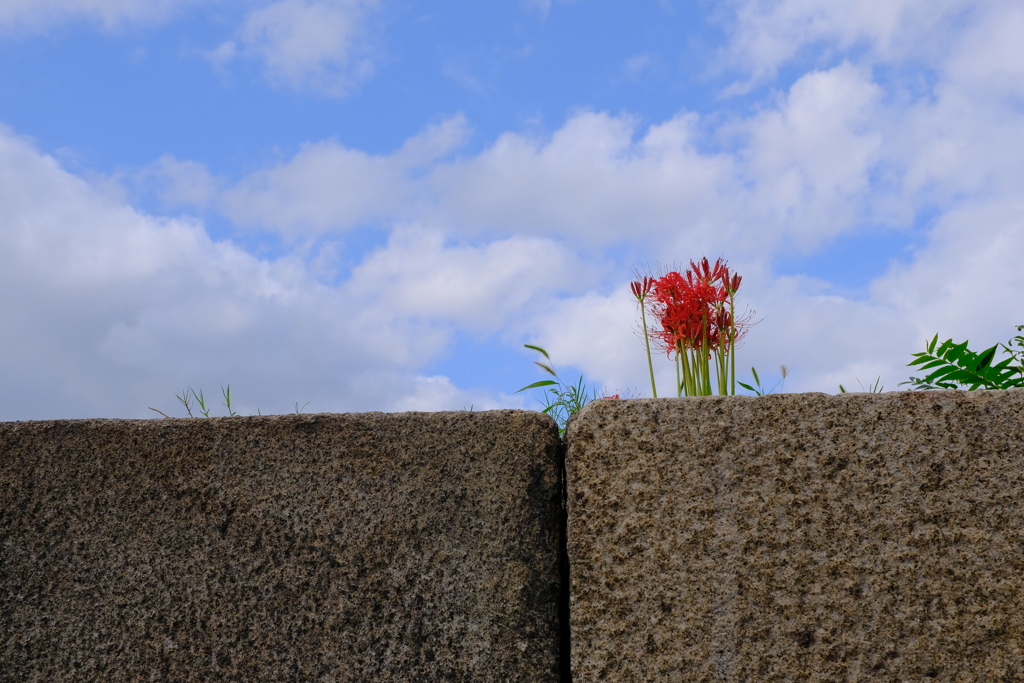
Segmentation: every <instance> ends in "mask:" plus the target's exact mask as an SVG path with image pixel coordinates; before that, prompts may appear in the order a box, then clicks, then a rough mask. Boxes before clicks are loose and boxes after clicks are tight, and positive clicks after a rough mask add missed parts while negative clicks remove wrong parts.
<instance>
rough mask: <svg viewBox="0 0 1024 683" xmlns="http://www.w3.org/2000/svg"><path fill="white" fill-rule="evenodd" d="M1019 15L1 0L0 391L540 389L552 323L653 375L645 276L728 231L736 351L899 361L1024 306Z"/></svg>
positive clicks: (271, 406) (770, 375) (157, 393)
mask: <svg viewBox="0 0 1024 683" xmlns="http://www.w3.org/2000/svg"><path fill="white" fill-rule="evenodd" d="M1021 35H1024V5H1022V4H1021V3H1020V2H1019V0H985V2H971V1H968V0H856V1H854V2H845V3H838V2H835V1H834V0H722V1H718V2H710V1H703V0H699V1H692V0H634V1H633V2H628V3H627V2H609V1H603V2H602V1H600V0H572V1H570V0H492V1H490V2H479V1H478V0H474V1H469V0H447V1H446V2H443V3H436V2H435V3H425V2H418V1H417V0H0V389H2V390H0V420H3V421H13V420H37V419H65V418H67V419H71V418H151V417H155V418H159V417H160V416H159V415H158V414H157V413H155V412H153V411H152V410H151V408H156V409H157V410H160V411H162V412H163V413H166V414H168V415H174V416H184V415H185V414H186V413H185V409H184V406H182V405H181V404H180V403H179V401H178V400H177V399H176V398H175V395H176V394H179V395H180V394H182V393H184V391H185V390H186V389H187V388H188V387H192V388H194V389H196V390H200V389H201V390H203V392H204V396H205V399H206V401H207V403H208V404H212V405H213V410H212V411H211V414H212V415H223V414H225V412H226V408H225V407H224V406H223V405H221V403H222V389H223V388H224V387H226V386H228V385H230V387H231V396H232V408H233V410H235V411H236V412H238V413H239V414H242V415H248V414H257V413H262V414H272V413H287V412H294V411H295V410H296V409H297V408H298V409H300V410H303V411H304V412H313V413H317V412H350V411H358V412H362V411H371V410H382V411H406V410H428V411H433V410H461V409H469V408H472V409H474V410H485V409H495V408H528V409H536V408H538V407H539V403H538V399H539V398H540V393H539V391H537V390H534V391H531V392H523V393H516V390H517V389H519V388H520V387H522V386H524V385H526V384H529V383H531V382H535V381H537V380H540V379H544V375H543V372H542V371H541V370H540V369H539V368H537V367H536V366H535V365H533V362H534V361H536V360H540V358H539V356H538V354H537V353H536V352H534V351H531V350H529V349H527V348H524V346H523V345H524V344H533V345H539V346H542V347H544V348H545V349H547V351H548V352H549V354H550V356H551V360H552V362H553V363H554V366H555V368H556V370H557V371H558V372H559V374H560V377H561V378H562V379H564V380H565V381H566V382H569V383H572V382H575V381H576V380H577V379H578V378H579V377H580V376H582V377H584V378H585V381H586V382H587V383H588V384H589V385H591V386H592V387H594V388H595V389H596V390H597V391H598V393H599V394H601V395H605V394H614V393H618V394H620V395H623V396H625V395H629V396H650V394H651V387H650V381H649V378H648V373H647V359H646V355H645V353H644V344H643V339H642V337H641V336H640V335H639V333H638V326H639V312H638V309H637V304H636V301H635V300H634V299H633V297H632V294H631V292H630V282H631V281H632V280H633V279H634V278H635V277H636V273H637V272H663V271H664V270H665V269H667V268H670V267H672V266H685V265H686V264H687V263H688V262H689V261H690V260H691V259H693V260H697V259H700V258H702V257H705V256H706V257H708V258H710V259H712V260H714V259H716V258H723V259H726V260H727V261H728V263H729V266H730V267H731V268H732V270H733V272H736V273H739V274H740V275H742V276H743V283H742V286H741V289H740V291H739V292H738V294H737V305H738V307H740V309H741V310H743V311H749V313H750V314H751V315H752V318H751V320H752V322H756V324H755V325H753V326H751V327H750V328H749V330H748V331H747V334H746V337H745V338H744V340H743V342H742V344H741V345H740V347H739V349H738V350H737V354H736V359H737V360H736V362H737V367H738V369H739V373H738V375H739V380H740V381H747V382H749V381H750V380H751V375H750V373H749V371H748V369H749V368H751V367H756V368H758V372H759V375H760V378H761V381H762V383H763V384H764V385H765V388H768V389H774V390H775V391H776V392H787V393H788V392H805V391H821V392H828V393H837V392H838V391H839V385H840V384H843V385H844V386H845V387H846V388H847V389H848V390H860V388H861V387H865V388H866V387H868V386H871V385H874V384H875V382H878V384H879V385H880V386H884V388H885V389H886V390H898V389H905V388H906V387H900V386H899V383H900V382H902V381H905V380H906V379H908V377H909V376H910V375H911V374H912V372H911V369H910V368H908V367H907V363H908V362H910V360H911V359H912V356H911V354H913V353H915V352H919V351H922V350H923V349H924V344H925V341H926V340H928V339H931V338H932V337H933V335H936V334H938V335H939V337H940V339H946V338H954V339H955V340H956V341H963V340H965V339H969V340H970V341H971V348H974V349H975V350H980V349H983V348H987V347H988V346H991V345H993V344H995V343H997V342H1001V341H1003V342H1004V341H1007V340H1008V339H1009V338H1010V337H1012V336H1014V335H1015V334H1017V332H1016V329H1015V326H1016V325H1020V324H1024V297H1022V296H1021V293H1022V292H1024V268H1021V267H1020V265H1019V264H1021V263H1022V261H1024V192H1022V188H1024V47H1022V44H1021V41H1020V39H1019V37H1020V36H1021ZM654 360H655V367H656V372H657V376H658V384H659V389H660V392H659V393H660V395H662V396H664V395H671V393H672V391H671V387H672V385H673V384H674V371H673V364H672V362H671V361H669V360H668V359H667V358H666V356H665V354H663V353H658V354H657V355H656V357H655V359H654ZM783 365H784V366H786V368H787V369H788V372H787V377H786V378H785V381H784V382H783V381H781V379H782V378H781V369H780V366H783ZM917 374H919V373H917Z"/></svg>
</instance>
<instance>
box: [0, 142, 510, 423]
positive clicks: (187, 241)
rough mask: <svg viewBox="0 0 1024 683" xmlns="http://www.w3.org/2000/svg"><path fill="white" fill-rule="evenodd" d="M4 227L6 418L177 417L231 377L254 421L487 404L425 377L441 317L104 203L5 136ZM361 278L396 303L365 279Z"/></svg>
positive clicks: (0, 172) (290, 261) (289, 261)
mask: <svg viewBox="0 0 1024 683" xmlns="http://www.w3.org/2000/svg"><path fill="white" fill-rule="evenodd" d="M0 225H2V226H4V227H3V230H2V231H0V312H2V315H3V319H4V325H3V326H2V327H0V348H3V349H4V353H3V354H2V356H0V376H2V377H4V383H5V387H6V388H7V390H6V391H5V392H4V395H3V396H2V397H0V413H2V414H3V419H19V418H40V417H63V418H70V417H97V416H111V417H114V416H119V417H145V416H147V414H148V411H147V407H149V406H153V407H156V408H159V409H161V410H164V411H165V412H173V413H175V414H180V413H181V411H182V409H181V408H180V407H179V406H177V405H176V403H175V401H174V399H173V396H172V393H173V392H174V391H181V390H183V389H184V388H185V387H186V386H188V385H189V384H191V385H192V386H194V387H196V388H200V387H201V388H204V389H205V391H206V395H207V397H210V395H211V394H217V388H218V386H220V385H223V384H226V383H228V382H230V383H231V384H232V391H233V394H234V397H235V400H236V406H237V409H238V410H239V411H240V412H242V413H243V414H246V413H249V412H252V413H255V412H256V410H257V408H261V409H262V410H263V412H267V411H276V412H281V411H287V410H288V409H290V408H291V407H292V405H293V403H294V402H295V401H298V402H299V403H300V405H301V404H302V403H304V402H306V401H310V402H311V405H310V406H309V407H308V408H307V410H315V411H328V410H334V411H339V410H369V409H385V410H387V409H394V408H395V407H402V406H406V405H407V404H408V402H409V401H410V400H413V399H415V401H418V402H419V403H416V405H427V404H430V405H432V406H434V407H450V408H461V407H462V405H463V404H465V405H470V404H475V405H476V406H477V407H478V408H479V407H483V406H486V405H487V401H488V398H487V397H486V396H481V395H479V394H469V393H465V392H461V393H460V391H458V390H454V389H453V388H452V387H450V386H448V385H447V384H446V383H445V382H444V380H443V378H437V377H432V378H418V377H417V375H416V369H417V368H419V367H422V366H423V364H424V363H427V362H428V361H430V360H431V359H432V358H434V357H436V355H437V354H438V353H439V351H440V350H441V349H443V347H444V344H445V342H446V338H447V332H446V330H445V329H444V327H443V326H441V325H438V324H435V323H434V321H432V320H430V319H422V320H414V319H412V318H411V316H408V315H407V314H406V313H405V312H402V311H399V312H395V311H393V310H388V309H387V308H382V307H379V306H377V305H375V302H374V301H370V300H367V299H366V298H361V297H359V296H355V295H354V294H353V292H352V291H351V290H350V289H346V288H345V287H344V286H341V287H326V286H323V285H320V284H317V282H316V281H315V280H314V279H313V278H312V277H311V276H310V274H309V273H308V272H307V271H306V268H305V267H304V266H303V264H302V263H301V262H300V261H299V260H297V259H295V258H285V259H282V260H279V261H276V262H272V263H270V262H265V261H260V260H258V259H256V258H254V257H253V256H251V255H250V254H248V253H246V252H244V251H242V250H241V249H239V248H237V247H235V246H233V245H232V244H230V243H226V242H213V241H211V240H210V238H209V237H208V236H207V234H206V232H205V231H204V230H203V228H202V226H201V225H200V224H198V223H196V222H194V221H187V220H180V219H170V220H167V219H158V218H154V217H150V216H146V215H144V214H140V213H138V212H137V211H135V210H133V209H132V208H130V207H128V206H125V205H123V204H120V203H118V202H115V201H112V200H109V199H106V198H104V197H103V196H101V195H99V194H97V193H96V192H95V191H94V190H93V189H92V188H91V187H90V186H89V185H88V184H87V183H86V182H84V181H83V180H81V179H79V178H76V177H75V176H73V175H70V174H69V173H67V172H66V171H64V170H63V169H61V168H60V167H59V165H58V164H57V163H56V162H55V161H54V160H53V159H52V158H50V157H47V156H44V155H41V154H39V153H38V152H37V151H36V150H35V149H34V148H33V147H32V146H31V145H30V144H29V143H28V142H26V141H24V140H22V139H20V138H18V137H16V136H14V135H13V134H12V133H11V132H10V131H7V130H0ZM499 249H500V248H499ZM382 258H383V259H384V260H385V261H386V257H382ZM498 280H499V281H500V278H498ZM403 284H405V283H403ZM360 286H361V287H363V288H365V289H372V290H375V291H377V292H379V293H380V296H381V297H382V298H384V299H388V300H394V298H395V297H394V296H393V294H392V293H389V291H388V290H389V287H392V286H393V284H392V283H389V282H388V281H387V280H386V279H383V280H380V281H378V282H376V283H374V282H373V281H372V277H371V273H369V272H366V273H364V276H363V278H362V280H361V282H360ZM435 291H436V292H439V293H440V294H442V295H443V294H444V287H443V283H439V284H438V286H437V287H436V288H435ZM409 386H413V387H415V391H413V392H412V393H411V394H410V393H409V392H408V391H407V390H406V389H405V388H404V387H409ZM490 400H491V401H493V399H490ZM214 403H216V401H214ZM220 413H222V409H221V408H218V409H217V410H215V411H214V414H220Z"/></svg>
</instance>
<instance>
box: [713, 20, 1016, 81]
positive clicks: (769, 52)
mask: <svg viewBox="0 0 1024 683" xmlns="http://www.w3.org/2000/svg"><path fill="white" fill-rule="evenodd" d="M997 2H998V0H997ZM977 5H978V3H977V2H975V1H974V0H860V1H859V2H833V1H832V0H744V1H742V2H738V3H736V10H735V18H734V19H733V20H732V22H731V24H732V36H731V39H730V41H729V45H728V47H727V49H726V55H727V58H728V61H729V62H730V63H731V64H732V65H734V66H736V67H738V68H740V69H741V70H743V71H746V72H748V73H749V74H750V77H751V80H750V81H749V82H748V83H746V84H739V85H737V86H735V87H734V88H732V89H731V92H742V91H744V90H746V89H748V88H749V86H750V85H752V84H753V83H756V82H760V81H763V80H765V79H767V78H770V77H773V76H774V75H775V74H776V72H777V71H778V69H779V67H781V66H782V65H783V64H785V63H786V62H788V61H789V60H791V59H793V58H794V57H795V56H797V55H798V54H799V53H800V52H801V50H804V49H805V48H808V47H817V48H818V49H823V50H824V51H825V53H826V54H828V53H829V52H831V53H833V54H835V53H842V52H844V51H846V50H849V49H850V48H853V47H858V46H861V47H864V48H866V49H867V50H868V51H869V60H870V59H874V60H885V61H895V60H902V59H907V58H920V57H925V56H928V57H934V56H936V55H941V54H942V52H943V49H944V48H943V46H944V45H945V44H946V42H947V39H948V36H949V31H950V30H952V29H955V28H956V27H957V25H958V24H959V22H961V21H962V17H963V14H965V13H967V12H968V11H969V10H971V9H972V8H973V7H975V6H977Z"/></svg>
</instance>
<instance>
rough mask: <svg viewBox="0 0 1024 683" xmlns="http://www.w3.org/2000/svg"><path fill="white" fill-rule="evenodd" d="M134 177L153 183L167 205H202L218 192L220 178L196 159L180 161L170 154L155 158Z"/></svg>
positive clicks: (211, 199) (206, 203) (212, 198)
mask: <svg viewBox="0 0 1024 683" xmlns="http://www.w3.org/2000/svg"><path fill="white" fill-rule="evenodd" d="M136 176H137V180H139V181H141V182H143V183H153V184H155V185H156V187H157V194H158V195H159V197H160V200H161V201H162V202H163V203H164V204H166V205H169V206H179V205H191V206H196V207H200V208H204V207H206V206H207V205H209V204H210V203H211V202H212V201H213V200H214V199H215V198H216V196H217V193H218V190H219V187H220V184H221V183H220V181H218V180H217V178H215V177H214V176H213V174H211V173H210V171H209V170H208V169H207V168H206V166H204V165H203V164H200V163H198V162H195V161H179V160H178V159H175V158H174V157H173V156H171V155H170V154H165V155H164V156H162V157H160V158H159V159H157V160H156V161H155V162H153V163H152V164H150V165H149V166H147V167H145V168H143V169H142V170H141V171H140V172H139V173H138V174H136Z"/></svg>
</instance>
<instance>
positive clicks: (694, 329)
mask: <svg viewBox="0 0 1024 683" xmlns="http://www.w3.org/2000/svg"><path fill="white" fill-rule="evenodd" d="M741 279H742V278H740V276H739V275H732V276H731V277H730V273H729V268H728V266H727V265H726V264H725V263H724V262H723V261H722V259H718V260H716V261H715V263H714V265H712V264H710V263H709V262H708V260H707V259H706V258H704V259H701V261H700V263H694V262H693V261H690V267H689V268H688V269H687V271H686V275H685V276H683V275H680V274H679V273H678V272H675V271H672V272H670V273H667V274H665V275H664V276H663V277H660V278H658V279H657V280H654V282H653V286H652V288H651V292H650V294H651V301H650V303H649V310H650V311H651V314H652V315H653V316H654V317H655V318H656V319H657V320H659V321H660V322H661V330H660V331H657V332H655V333H654V335H653V336H654V338H655V340H656V342H658V343H659V344H660V345H661V347H662V348H663V349H664V350H665V352H666V353H669V354H671V353H672V352H673V351H675V352H677V353H678V352H682V351H684V350H687V349H703V348H706V349H707V350H708V351H709V352H710V351H712V350H715V349H717V348H719V346H721V345H725V344H727V343H728V341H729V335H730V333H731V329H732V315H731V314H730V312H729V309H728V303H729V297H730V296H731V295H734V294H735V293H736V290H738V289H739V284H740V280H741ZM633 284H634V285H637V284H639V283H633ZM635 293H636V289H634V294H635ZM638 298H639V297H638ZM739 328H740V325H737V330H736V333H737V337H738V336H739V333H740V329H739Z"/></svg>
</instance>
